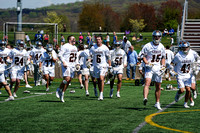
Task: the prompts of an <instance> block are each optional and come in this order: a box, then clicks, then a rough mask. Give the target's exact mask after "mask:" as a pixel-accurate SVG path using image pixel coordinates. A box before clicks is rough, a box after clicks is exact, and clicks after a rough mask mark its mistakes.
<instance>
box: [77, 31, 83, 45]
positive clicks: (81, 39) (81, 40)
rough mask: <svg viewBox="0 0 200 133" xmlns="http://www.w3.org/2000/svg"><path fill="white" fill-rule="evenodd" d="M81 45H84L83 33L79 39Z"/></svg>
mask: <svg viewBox="0 0 200 133" xmlns="http://www.w3.org/2000/svg"><path fill="white" fill-rule="evenodd" d="M78 41H79V43H80V44H82V43H83V35H82V33H81V32H80V35H79V39H78Z"/></svg>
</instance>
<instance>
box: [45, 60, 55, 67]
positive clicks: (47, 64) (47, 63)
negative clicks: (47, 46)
mask: <svg viewBox="0 0 200 133" xmlns="http://www.w3.org/2000/svg"><path fill="white" fill-rule="evenodd" d="M45 62H46V67H48V66H49V63H50V64H51V65H50V67H52V66H53V60H52V59H51V60H45Z"/></svg>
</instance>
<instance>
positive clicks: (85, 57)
mask: <svg viewBox="0 0 200 133" xmlns="http://www.w3.org/2000/svg"><path fill="white" fill-rule="evenodd" d="M88 57H89V49H84V50H83V51H81V52H80V54H79V56H78V58H79V59H82V65H81V73H82V82H83V84H84V88H85V93H86V96H89V91H88V79H89V69H88V68H87V65H86V62H87V60H88ZM79 61H80V60H79ZM79 63H80V64H81V62H79Z"/></svg>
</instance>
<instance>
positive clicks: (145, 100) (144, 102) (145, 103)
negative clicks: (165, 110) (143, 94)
mask: <svg viewBox="0 0 200 133" xmlns="http://www.w3.org/2000/svg"><path fill="white" fill-rule="evenodd" d="M147 101H148V100H147V99H146V98H144V100H143V104H144V105H145V106H146V105H147Z"/></svg>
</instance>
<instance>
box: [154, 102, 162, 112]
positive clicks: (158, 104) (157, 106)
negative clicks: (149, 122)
mask: <svg viewBox="0 0 200 133" xmlns="http://www.w3.org/2000/svg"><path fill="white" fill-rule="evenodd" d="M154 107H156V108H157V109H158V110H162V108H161V107H160V103H156V104H155V105H154Z"/></svg>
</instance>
